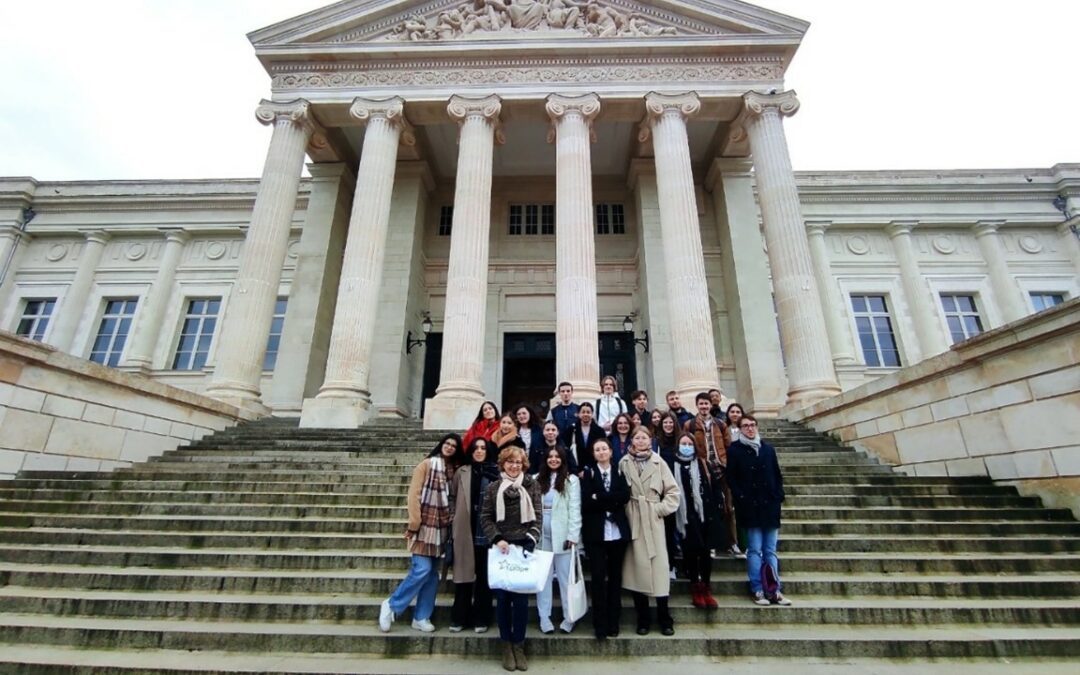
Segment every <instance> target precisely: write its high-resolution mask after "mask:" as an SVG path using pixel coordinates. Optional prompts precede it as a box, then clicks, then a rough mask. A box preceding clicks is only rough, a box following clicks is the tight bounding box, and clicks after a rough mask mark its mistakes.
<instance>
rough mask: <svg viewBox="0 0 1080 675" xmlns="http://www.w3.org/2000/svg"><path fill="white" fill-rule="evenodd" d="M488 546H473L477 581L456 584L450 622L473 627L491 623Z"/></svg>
mask: <svg viewBox="0 0 1080 675" xmlns="http://www.w3.org/2000/svg"><path fill="white" fill-rule="evenodd" d="M487 552H488V549H487V547H486V546H483V547H481V546H474V547H473V556H474V557H473V560H474V561H475V565H476V581H475V582H472V583H465V584H454V606H453V608H452V609H451V610H450V622H451V623H453V624H454V625H455V626H464V627H465V628H472V627H473V626H490V625H491V613H492V611H491V588H490V587H488V577H487Z"/></svg>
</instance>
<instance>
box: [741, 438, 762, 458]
mask: <svg viewBox="0 0 1080 675" xmlns="http://www.w3.org/2000/svg"><path fill="white" fill-rule="evenodd" d="M739 442H740V443H744V444H746V445H749V446H750V447H751V448H753V449H754V454H755V455H756V454H758V453H760V452H761V434H758V435H757V436H754V437H753V438H747V437H746V436H740V438H739Z"/></svg>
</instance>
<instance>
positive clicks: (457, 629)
mask: <svg viewBox="0 0 1080 675" xmlns="http://www.w3.org/2000/svg"><path fill="white" fill-rule="evenodd" d="M463 630H465V626H459V625H457V624H453V625H451V626H450V632H451V633H460V632H461V631H463Z"/></svg>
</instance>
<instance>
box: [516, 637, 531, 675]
mask: <svg viewBox="0 0 1080 675" xmlns="http://www.w3.org/2000/svg"><path fill="white" fill-rule="evenodd" d="M514 662H515V663H516V664H517V669H518V670H528V669H529V661H528V659H526V658H525V643H524V642H519V643H518V644H516V645H514Z"/></svg>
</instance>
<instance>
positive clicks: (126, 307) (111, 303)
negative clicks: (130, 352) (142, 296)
mask: <svg viewBox="0 0 1080 675" xmlns="http://www.w3.org/2000/svg"><path fill="white" fill-rule="evenodd" d="M138 303H139V301H138V299H137V298H109V299H107V300H105V313H104V314H102V315H101V323H100V324H98V331H97V337H95V338H94V345H93V347H91V348H90V360H91V361H94V362H96V363H100V364H102V365H104V366H113V367H116V366H118V365H120V356H121V355H122V354H123V353H124V345H125V344H126V343H127V339H128V334H130V333H131V320H132V319H133V318H134V316H135V307H136V305H138Z"/></svg>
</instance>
